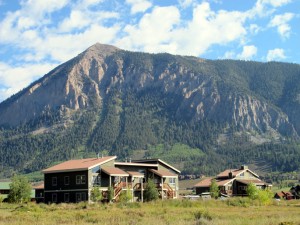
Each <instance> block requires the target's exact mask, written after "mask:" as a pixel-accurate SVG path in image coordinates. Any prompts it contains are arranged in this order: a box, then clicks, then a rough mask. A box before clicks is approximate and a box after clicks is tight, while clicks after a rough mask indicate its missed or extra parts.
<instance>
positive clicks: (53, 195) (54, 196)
mask: <svg viewBox="0 0 300 225" xmlns="http://www.w3.org/2000/svg"><path fill="white" fill-rule="evenodd" d="M52 202H57V194H56V193H53V194H52Z"/></svg>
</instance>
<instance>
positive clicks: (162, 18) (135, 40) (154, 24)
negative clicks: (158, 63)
mask: <svg viewBox="0 0 300 225" xmlns="http://www.w3.org/2000/svg"><path fill="white" fill-rule="evenodd" d="M179 21H180V13H179V10H178V9H177V8H176V7H174V6H169V7H156V8H154V9H153V11H152V12H151V13H147V14H145V15H144V16H143V17H142V19H141V20H140V21H139V23H138V24H137V25H127V26H126V27H125V28H124V31H125V32H126V33H127V35H126V36H125V37H124V38H122V39H120V40H119V41H117V45H119V46H123V47H124V48H126V49H138V50H144V51H149V52H158V51H169V50H171V49H170V47H171V46H172V44H168V45H166V43H170V42H172V41H171V39H172V31H173V28H174V26H175V25H176V24H178V23H179ZM171 48H172V47H171Z"/></svg>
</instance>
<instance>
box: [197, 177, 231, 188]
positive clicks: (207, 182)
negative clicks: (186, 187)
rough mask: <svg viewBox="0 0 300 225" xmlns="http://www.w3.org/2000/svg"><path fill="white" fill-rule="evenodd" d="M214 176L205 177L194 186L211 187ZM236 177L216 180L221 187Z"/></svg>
mask: <svg viewBox="0 0 300 225" xmlns="http://www.w3.org/2000/svg"><path fill="white" fill-rule="evenodd" d="M213 179H214V178H211V177H210V178H205V179H204V180H201V181H200V182H198V183H197V184H195V185H194V187H209V186H210V185H211V181H212V180H213ZM233 180H234V179H225V180H217V179H216V182H217V185H218V186H219V187H221V186H224V185H226V184H228V183H229V182H231V181H233Z"/></svg>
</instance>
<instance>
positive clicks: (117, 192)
mask: <svg viewBox="0 0 300 225" xmlns="http://www.w3.org/2000/svg"><path fill="white" fill-rule="evenodd" d="M122 190H123V182H119V183H118V184H116V185H115V186H114V198H113V200H115V201H116V200H117V199H118V198H119V195H120V194H121V192H122Z"/></svg>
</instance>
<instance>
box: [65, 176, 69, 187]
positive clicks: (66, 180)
mask: <svg viewBox="0 0 300 225" xmlns="http://www.w3.org/2000/svg"><path fill="white" fill-rule="evenodd" d="M69 184H70V177H69V176H65V185H69Z"/></svg>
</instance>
